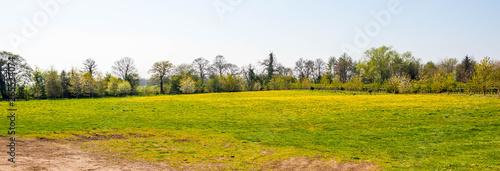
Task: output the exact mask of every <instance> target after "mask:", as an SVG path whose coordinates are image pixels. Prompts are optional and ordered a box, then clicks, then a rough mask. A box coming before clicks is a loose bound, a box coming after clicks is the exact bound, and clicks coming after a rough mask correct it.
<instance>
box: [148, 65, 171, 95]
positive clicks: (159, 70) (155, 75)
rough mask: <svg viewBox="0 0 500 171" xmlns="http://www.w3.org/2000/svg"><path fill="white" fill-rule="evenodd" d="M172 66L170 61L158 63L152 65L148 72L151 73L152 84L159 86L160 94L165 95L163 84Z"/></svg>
mask: <svg viewBox="0 0 500 171" xmlns="http://www.w3.org/2000/svg"><path fill="white" fill-rule="evenodd" d="M172 68H174V65H173V64H172V63H170V61H160V62H156V63H154V64H153V67H152V68H151V69H150V70H149V73H151V74H152V75H151V79H152V81H153V82H154V83H156V84H157V85H159V86H160V93H161V94H165V90H164V86H163V85H164V84H165V82H166V80H167V79H168V77H169V76H170V73H171V72H172Z"/></svg>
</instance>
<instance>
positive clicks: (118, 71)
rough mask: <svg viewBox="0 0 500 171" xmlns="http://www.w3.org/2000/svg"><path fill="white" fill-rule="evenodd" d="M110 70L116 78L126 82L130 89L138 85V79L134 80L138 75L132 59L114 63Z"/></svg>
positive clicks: (127, 58)
mask: <svg viewBox="0 0 500 171" xmlns="http://www.w3.org/2000/svg"><path fill="white" fill-rule="evenodd" d="M112 68H113V73H114V74H115V75H116V76H117V77H119V78H121V79H123V80H126V81H128V82H129V83H130V86H132V89H134V87H135V86H136V85H137V84H138V83H139V81H138V78H136V77H138V76H139V74H138V73H137V68H136V67H135V63H134V60H133V59H132V58H130V57H124V58H122V59H120V60H118V61H116V62H115V64H114V65H113V67H112Z"/></svg>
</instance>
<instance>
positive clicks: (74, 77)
mask: <svg viewBox="0 0 500 171" xmlns="http://www.w3.org/2000/svg"><path fill="white" fill-rule="evenodd" d="M83 88H84V87H83V78H82V74H81V73H80V71H78V70H77V69H75V68H73V69H71V73H70V75H69V92H70V93H71V95H72V96H74V97H76V98H78V97H81V96H82V95H83Z"/></svg>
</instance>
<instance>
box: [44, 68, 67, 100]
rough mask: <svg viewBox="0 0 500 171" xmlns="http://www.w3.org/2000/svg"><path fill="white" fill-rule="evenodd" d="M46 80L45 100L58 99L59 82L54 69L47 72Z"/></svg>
mask: <svg viewBox="0 0 500 171" xmlns="http://www.w3.org/2000/svg"><path fill="white" fill-rule="evenodd" d="M46 75H47V76H46V77H47V79H46V80H45V84H46V85H45V93H46V94H47V98H58V97H61V95H62V93H63V92H62V87H61V80H60V78H59V74H57V71H56V70H55V69H53V68H52V69H50V70H49V71H47V74H46Z"/></svg>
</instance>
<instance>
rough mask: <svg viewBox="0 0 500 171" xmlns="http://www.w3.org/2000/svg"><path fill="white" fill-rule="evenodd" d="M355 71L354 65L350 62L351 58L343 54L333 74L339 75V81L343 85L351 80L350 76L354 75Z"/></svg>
mask: <svg viewBox="0 0 500 171" xmlns="http://www.w3.org/2000/svg"><path fill="white" fill-rule="evenodd" d="M355 69H356V68H355V63H354V62H353V61H352V58H351V56H349V55H347V54H346V53H344V54H342V56H340V58H339V60H338V62H337V67H336V69H335V73H337V74H338V75H339V77H340V81H342V82H343V83H345V82H347V81H349V80H350V79H351V75H352V74H353V73H354V71H355Z"/></svg>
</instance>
